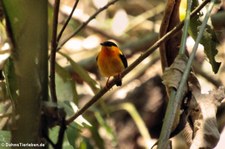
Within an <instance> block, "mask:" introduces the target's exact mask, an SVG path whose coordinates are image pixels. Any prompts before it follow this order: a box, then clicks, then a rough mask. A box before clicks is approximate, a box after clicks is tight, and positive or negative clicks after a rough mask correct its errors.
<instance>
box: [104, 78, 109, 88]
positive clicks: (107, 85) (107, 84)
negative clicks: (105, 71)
mask: <svg viewBox="0 0 225 149" xmlns="http://www.w3.org/2000/svg"><path fill="white" fill-rule="evenodd" d="M109 79H110V77H108V79H107V81H106V84H105V86H106V87H109Z"/></svg>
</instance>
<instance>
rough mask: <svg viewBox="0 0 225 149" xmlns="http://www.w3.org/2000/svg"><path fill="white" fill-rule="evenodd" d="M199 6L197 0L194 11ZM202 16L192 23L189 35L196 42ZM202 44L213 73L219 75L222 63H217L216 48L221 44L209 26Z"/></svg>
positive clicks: (198, 15)
mask: <svg viewBox="0 0 225 149" xmlns="http://www.w3.org/2000/svg"><path fill="white" fill-rule="evenodd" d="M197 5H198V2H197V1H196V0H194V1H193V9H194V8H195V7H196V6H197ZM201 15H202V14H200V13H198V14H197V15H196V16H194V17H193V18H192V19H191V21H190V27H189V34H190V35H191V36H192V38H193V39H194V40H196V38H197V36H198V32H199V26H201V24H202V21H201V20H200V17H201ZM200 43H201V44H202V45H203V46H204V52H205V54H206V56H207V58H208V59H209V63H210V64H211V66H212V69H213V72H214V73H217V72H218V70H219V67H220V65H221V63H219V62H216V60H215V56H216V55H217V53H218V50H217V49H216V46H217V45H218V44H219V41H218V39H217V37H216V34H215V32H214V30H213V29H212V28H211V27H210V26H209V25H207V26H206V29H205V32H204V34H203V36H202V39H201V40H200Z"/></svg>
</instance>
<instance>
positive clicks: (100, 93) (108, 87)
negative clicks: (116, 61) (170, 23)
mask: <svg viewBox="0 0 225 149" xmlns="http://www.w3.org/2000/svg"><path fill="white" fill-rule="evenodd" d="M208 2H209V0H205V1H204V2H203V3H202V4H201V5H199V6H198V7H197V8H196V9H195V10H193V11H192V13H191V17H193V16H194V15H196V14H197V13H198V12H199V11H200V10H201V9H202V8H203V7H204V6H205V5H206V4H207V3H208ZM183 25H184V21H182V22H181V23H179V24H178V25H177V26H176V27H174V28H173V29H172V30H171V31H169V32H168V33H167V34H165V35H164V36H163V37H162V38H160V39H159V40H158V41H157V42H155V44H153V45H152V46H151V47H150V48H149V49H148V50H147V51H146V52H144V53H143V54H142V55H140V56H139V57H138V58H137V59H136V60H135V61H134V62H133V63H132V64H131V65H130V66H129V67H127V68H126V69H125V70H124V71H123V72H122V73H121V78H123V77H124V76H125V75H127V74H128V73H129V72H130V71H131V70H133V69H134V68H135V67H136V66H137V65H138V64H139V63H141V62H142V61H143V60H144V59H145V58H147V57H148V56H149V55H151V54H152V53H153V52H154V51H155V50H156V49H157V48H158V47H159V45H160V44H162V43H163V42H165V41H166V40H167V39H169V38H170V37H172V36H174V35H175V34H176V33H177V32H178V31H179V30H180V29H181V28H182V27H183ZM117 81H118V80H117V79H116V78H114V79H113V80H112V81H110V82H109V84H108V85H107V87H104V88H102V89H101V90H100V91H99V92H98V93H97V94H96V95H95V96H94V97H93V98H92V99H91V100H90V101H89V102H87V103H86V104H85V105H84V106H83V107H82V108H81V109H80V110H78V111H77V113H75V114H74V115H72V116H71V117H70V118H68V119H67V120H66V124H67V125H69V124H70V123H71V122H73V121H74V120H75V119H76V118H77V117H78V116H80V115H81V114H83V113H84V112H85V111H86V110H87V109H88V108H89V107H90V106H92V105H93V104H94V103H96V102H97V101H98V100H99V99H100V98H101V97H102V96H103V95H104V94H105V93H106V92H107V91H108V90H110V89H111V88H112V87H113V86H114V85H115V84H116V82H117Z"/></svg>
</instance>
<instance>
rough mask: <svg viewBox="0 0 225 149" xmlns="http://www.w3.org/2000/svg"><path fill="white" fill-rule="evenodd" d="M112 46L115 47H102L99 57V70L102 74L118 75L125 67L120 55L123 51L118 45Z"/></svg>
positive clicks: (108, 75)
mask: <svg viewBox="0 0 225 149" xmlns="http://www.w3.org/2000/svg"><path fill="white" fill-rule="evenodd" d="M111 48H113V49H107V48H106V47H102V49H101V51H100V53H99V55H98V59H97V65H98V67H99V70H100V72H101V74H102V75H103V76H106V77H110V76H116V75H118V74H119V73H121V72H122V71H123V70H124V69H125V66H124V65H123V62H122V60H121V58H120V56H119V55H120V53H121V52H120V51H119V49H117V47H111Z"/></svg>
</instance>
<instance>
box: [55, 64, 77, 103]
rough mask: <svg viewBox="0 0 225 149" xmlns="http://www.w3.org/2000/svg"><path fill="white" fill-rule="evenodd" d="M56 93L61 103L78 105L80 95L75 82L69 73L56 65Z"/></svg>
mask: <svg viewBox="0 0 225 149" xmlns="http://www.w3.org/2000/svg"><path fill="white" fill-rule="evenodd" d="M56 93H57V97H58V100H59V101H65V100H68V101H74V102H76V103H77V101H78V94H77V91H76V84H75V81H73V80H72V79H71V76H70V74H69V72H68V71H67V70H66V69H64V68H63V67H61V66H60V65H58V64H57V63H56Z"/></svg>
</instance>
